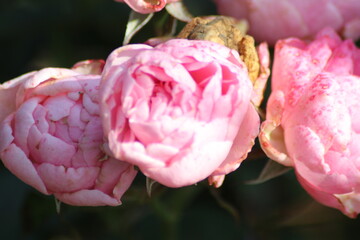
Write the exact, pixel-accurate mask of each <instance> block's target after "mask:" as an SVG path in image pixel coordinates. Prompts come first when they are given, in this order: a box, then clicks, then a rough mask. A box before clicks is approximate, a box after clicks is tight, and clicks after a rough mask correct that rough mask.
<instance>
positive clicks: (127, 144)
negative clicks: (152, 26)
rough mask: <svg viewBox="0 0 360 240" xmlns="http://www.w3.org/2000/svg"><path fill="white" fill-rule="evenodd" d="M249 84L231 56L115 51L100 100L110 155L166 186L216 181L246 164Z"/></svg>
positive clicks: (194, 46) (168, 47) (175, 46)
mask: <svg viewBox="0 0 360 240" xmlns="http://www.w3.org/2000/svg"><path fill="white" fill-rule="evenodd" d="M252 90H253V87H252V84H251V81H250V79H249V76H248V73H247V68H246V66H245V64H244V63H243V62H242V60H241V59H240V57H239V54H238V53H237V51H235V50H231V49H229V48H227V47H224V46H222V45H220V44H217V43H213V42H209V41H202V40H200V41H198V40H186V39H173V40H169V41H167V42H164V43H161V44H159V45H157V46H156V47H151V46H148V45H143V44H134V45H128V46H125V47H121V48H118V49H116V50H115V51H114V52H113V53H111V55H110V56H109V57H108V59H107V63H106V65H105V68H104V72H103V75H102V82H101V89H100V98H101V110H102V113H103V115H102V119H103V126H104V132H105V137H107V139H108V148H109V149H110V150H111V152H112V153H113V155H114V156H115V157H116V158H118V159H122V160H124V161H127V162H129V163H131V164H134V165H137V166H138V167H139V169H140V170H141V171H142V172H143V173H144V174H145V175H146V176H147V177H149V178H151V179H154V180H156V181H158V182H159V183H161V184H163V185H166V186H168V187H181V186H186V185H191V184H194V183H196V182H199V181H201V180H203V179H205V178H207V177H209V176H210V183H213V184H214V185H216V186H220V185H221V182H222V179H223V175H225V174H227V173H229V172H231V171H233V170H235V169H236V168H237V167H239V165H240V163H241V162H242V160H243V159H244V158H246V156H247V153H248V152H249V151H250V149H251V147H252V145H253V143H254V138H255V137H256V136H257V134H258V128H259V116H258V114H257V112H256V110H255V108H254V106H253V105H252V104H251V101H250V100H251V96H252Z"/></svg>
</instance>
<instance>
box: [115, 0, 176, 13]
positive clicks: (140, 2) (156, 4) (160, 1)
mask: <svg viewBox="0 0 360 240" xmlns="http://www.w3.org/2000/svg"><path fill="white" fill-rule="evenodd" d="M115 1H117V2H125V3H126V4H127V5H129V7H131V8H132V9H133V10H134V11H135V12H138V13H143V14H146V13H152V12H158V11H160V10H162V9H163V8H164V7H165V5H166V4H168V3H172V2H178V1H180V0H115Z"/></svg>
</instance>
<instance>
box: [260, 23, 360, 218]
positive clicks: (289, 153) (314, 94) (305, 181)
mask: <svg viewBox="0 0 360 240" xmlns="http://www.w3.org/2000/svg"><path fill="white" fill-rule="evenodd" d="M272 74H273V77H272V93H271V95H270V98H269V101H268V105H267V114H266V121H265V122H263V123H262V125H261V131H260V135H259V138H260V143H261V146H262V148H263V150H264V151H265V152H266V154H267V155H268V156H269V157H270V158H271V159H273V160H275V161H277V162H279V163H281V164H284V165H286V166H292V167H294V168H295V171H296V174H297V176H298V179H299V181H300V183H301V184H302V185H303V187H304V188H305V189H306V190H307V191H308V192H309V193H310V194H311V195H312V196H313V197H314V198H315V199H317V200H318V201H319V202H321V203H323V204H325V205H327V206H331V207H334V208H338V209H340V210H341V211H342V212H343V213H344V214H346V215H348V216H349V217H355V216H356V215H357V214H358V213H359V212H360V119H359V118H360V50H359V49H357V48H356V46H355V45H354V43H353V42H352V41H351V40H345V41H342V40H341V39H340V38H339V36H337V34H336V33H335V32H334V31H333V30H331V29H325V30H323V31H322V32H320V33H319V34H318V35H317V37H316V39H315V40H314V41H313V42H311V43H307V42H304V41H301V40H299V39H296V38H290V39H285V40H280V41H278V42H277V44H276V46H275V58H274V66H273V72H272Z"/></svg>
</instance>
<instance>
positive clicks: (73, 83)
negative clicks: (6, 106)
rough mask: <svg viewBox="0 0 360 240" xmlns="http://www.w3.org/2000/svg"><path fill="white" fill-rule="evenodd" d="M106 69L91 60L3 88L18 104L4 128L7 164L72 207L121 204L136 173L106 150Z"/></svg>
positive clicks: (0, 143) (2, 150) (0, 145)
mask: <svg viewBox="0 0 360 240" xmlns="http://www.w3.org/2000/svg"><path fill="white" fill-rule="evenodd" d="M103 65H104V64H103V62H98V61H95V62H91V61H87V62H81V63H78V64H76V65H75V66H74V69H73V70H71V69H62V68H45V69H42V70H40V71H37V72H32V73H29V74H26V75H24V76H22V77H20V78H17V79H14V80H12V81H11V82H9V83H5V84H7V85H8V86H13V88H9V87H8V88H3V91H4V92H5V93H6V94H7V95H8V96H11V97H12V99H11V100H12V101H13V102H15V104H14V106H13V107H12V110H11V112H12V113H11V114H9V115H8V116H7V117H6V118H5V119H4V120H3V121H2V123H1V125H0V135H1V138H0V156H1V159H2V161H3V163H4V165H5V166H6V167H7V168H8V169H9V170H10V171H11V172H12V173H13V174H15V175H16V176H17V177H19V178H20V179H21V180H22V181H24V182H25V183H27V184H29V185H31V186H33V187H34V188H36V189H37V190H39V191H40V192H42V193H44V194H54V195H55V197H56V198H57V199H59V200H60V201H62V202H65V203H67V204H71V205H83V206H97V205H119V204H121V201H120V198H121V196H122V195H123V193H124V192H125V191H126V190H127V188H128V187H129V186H130V184H131V182H132V180H133V178H134V177H135V175H136V171H135V170H134V169H133V167H132V166H131V165H129V164H128V163H125V162H122V161H118V160H115V159H113V158H111V157H108V156H106V155H105V154H104V153H103V151H102V150H101V149H102V145H103V131H102V126H101V120H100V112H99V105H98V88H99V83H100V75H99V74H100V73H101V69H102V67H103ZM87 73H89V74H87ZM90 73H92V74H90ZM14 86H16V87H14ZM4 89H7V90H8V91H6V90H4ZM9 89H10V90H9ZM14 89H16V91H15V90H14ZM14 92H15V94H12V93H14ZM0 93H1V92H0ZM9 111H10V110H9Z"/></svg>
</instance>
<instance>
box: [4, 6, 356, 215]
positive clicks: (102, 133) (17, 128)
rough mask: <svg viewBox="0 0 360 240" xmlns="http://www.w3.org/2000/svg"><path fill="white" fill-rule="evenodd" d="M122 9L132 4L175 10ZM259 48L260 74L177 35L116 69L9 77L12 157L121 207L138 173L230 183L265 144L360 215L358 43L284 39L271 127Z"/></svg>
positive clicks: (307, 181)
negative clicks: (251, 74) (261, 114)
mask: <svg viewBox="0 0 360 240" xmlns="http://www.w3.org/2000/svg"><path fill="white" fill-rule="evenodd" d="M125 2H127V3H128V4H129V5H130V6H131V7H133V8H134V9H135V10H137V9H138V8H137V7H139V6H140V7H142V9H144V8H145V9H146V8H148V7H149V6H160V8H162V7H164V5H165V4H166V1H160V0H159V1H151V0H143V1H130V0H129V1H126V0H125ZM169 2H170V1H169ZM218 2H226V1H225V0H223V1H221V0H218ZM228 2H230V1H228ZM239 2H242V1H239ZM255 2H256V1H254V3H255ZM283 2H284V1H283ZM294 2H296V1H294ZM135 3H136V4H135ZM223 4H224V3H223ZM354 6H357V7H358V8H359V7H360V6H359V4H358V3H356V4H355V3H354ZM160 8H159V9H160ZM139 9H140V8H139ZM159 9H158V10H159ZM219 9H225V8H224V6H223V5H222V8H221V7H219ZM141 11H142V12H144V11H143V10H141ZM141 11H140V12H141ZM152 11H154V10H152ZM358 15H359V14H358ZM359 19H360V18H359ZM354 21H355V20H354ZM250 22H251V21H250ZM353 25H354V24H353ZM353 25H352V26H353ZM355 28H356V27H355ZM347 32H349V30H348V31H347ZM280 35H281V34H280ZM257 53H258V56H259V60H260V61H259V62H260V69H261V70H260V74H259V75H258V76H257V78H256V79H255V80H251V79H250V77H249V74H248V67H247V66H246V64H245V63H244V61H243V60H242V59H241V57H240V55H239V53H238V52H237V51H235V50H233V49H230V48H227V47H225V46H222V45H220V44H217V43H213V42H210V41H203V40H187V39H172V40H168V41H165V42H163V43H160V44H158V45H156V46H149V45H145V44H131V45H127V46H124V47H120V48H118V49H116V50H115V51H113V52H112V53H111V54H110V56H109V57H108V58H107V60H106V62H104V61H101V60H99V61H95V60H93V61H83V62H79V63H77V64H75V65H74V66H73V67H72V68H71V69H62V68H45V69H42V70H40V71H36V72H31V73H28V74H25V75H23V76H20V77H18V78H16V79H13V80H10V81H8V82H5V83H4V84H2V85H1V86H0V121H1V124H0V136H1V138H0V157H1V160H2V161H3V163H4V165H5V166H6V167H7V168H8V169H9V170H10V171H11V172H12V173H14V174H15V175H16V176H17V177H19V178H20V179H21V180H23V181H24V182H26V183H27V184H29V185H31V186H33V187H34V188H36V189H37V190H39V191H40V192H42V193H44V194H54V195H55V197H56V198H57V199H59V200H60V201H62V202H65V203H68V204H72V205H87V206H89V205H90V206H98V205H112V206H115V205H119V204H120V203H121V196H122V195H123V194H124V192H125V191H126V190H127V189H128V188H129V187H130V185H131V183H132V181H133V179H134V178H135V175H136V174H137V170H135V168H134V166H137V168H138V169H139V170H140V171H141V172H142V173H143V174H144V175H146V176H147V177H149V178H151V179H153V180H155V181H157V182H159V183H161V184H163V185H165V186H168V187H182V186H187V185H191V184H194V183H196V182H199V181H201V180H204V179H206V178H208V180H209V183H210V184H213V185H215V186H216V187H219V186H221V184H222V182H223V180H224V176H225V175H226V174H228V173H230V172H232V171H234V170H236V169H237V168H238V167H239V166H240V164H241V162H242V161H243V160H244V159H246V157H247V154H248V152H249V151H250V150H251V148H252V146H253V144H254V141H255V138H256V137H257V136H259V140H260V143H261V147H262V149H263V150H264V152H265V153H266V154H267V155H268V156H269V158H271V159H273V160H275V161H277V162H279V163H281V164H284V165H286V166H291V167H294V169H295V172H296V175H297V177H298V179H299V181H300V183H301V184H302V185H303V187H304V188H305V189H306V190H307V191H308V192H309V193H310V194H311V195H312V196H313V197H314V198H315V199H317V200H318V201H319V202H321V203H323V204H325V205H327V206H331V207H334V208H338V209H339V210H341V211H342V212H343V213H344V214H346V215H348V216H349V217H355V216H356V215H357V214H358V213H359V212H360V145H359V142H358V141H357V140H358V139H359V140H360V123H359V122H357V120H358V117H359V116H360V49H358V48H356V46H355V45H354V43H353V41H352V40H345V41H343V40H341V38H340V37H339V36H338V35H337V33H336V32H335V31H334V30H332V29H331V28H325V29H324V30H322V31H320V32H319V33H318V34H317V35H316V36H315V38H314V39H313V41H308V42H306V41H303V40H300V39H296V38H289V39H285V40H279V41H278V42H277V44H276V46H275V56H274V61H273V62H274V64H273V68H272V83H271V84H272V93H271V95H270V97H269V100H268V103H267V109H266V120H265V121H264V122H263V123H261V125H260V118H259V115H258V113H257V111H256V109H257V107H259V105H260V103H261V99H262V93H263V88H264V87H265V83H266V79H267V78H268V76H269V69H268V68H269V53H268V50H267V46H266V45H265V44H261V45H260V46H259V47H258V52H257ZM358 125H359V128H358Z"/></svg>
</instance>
